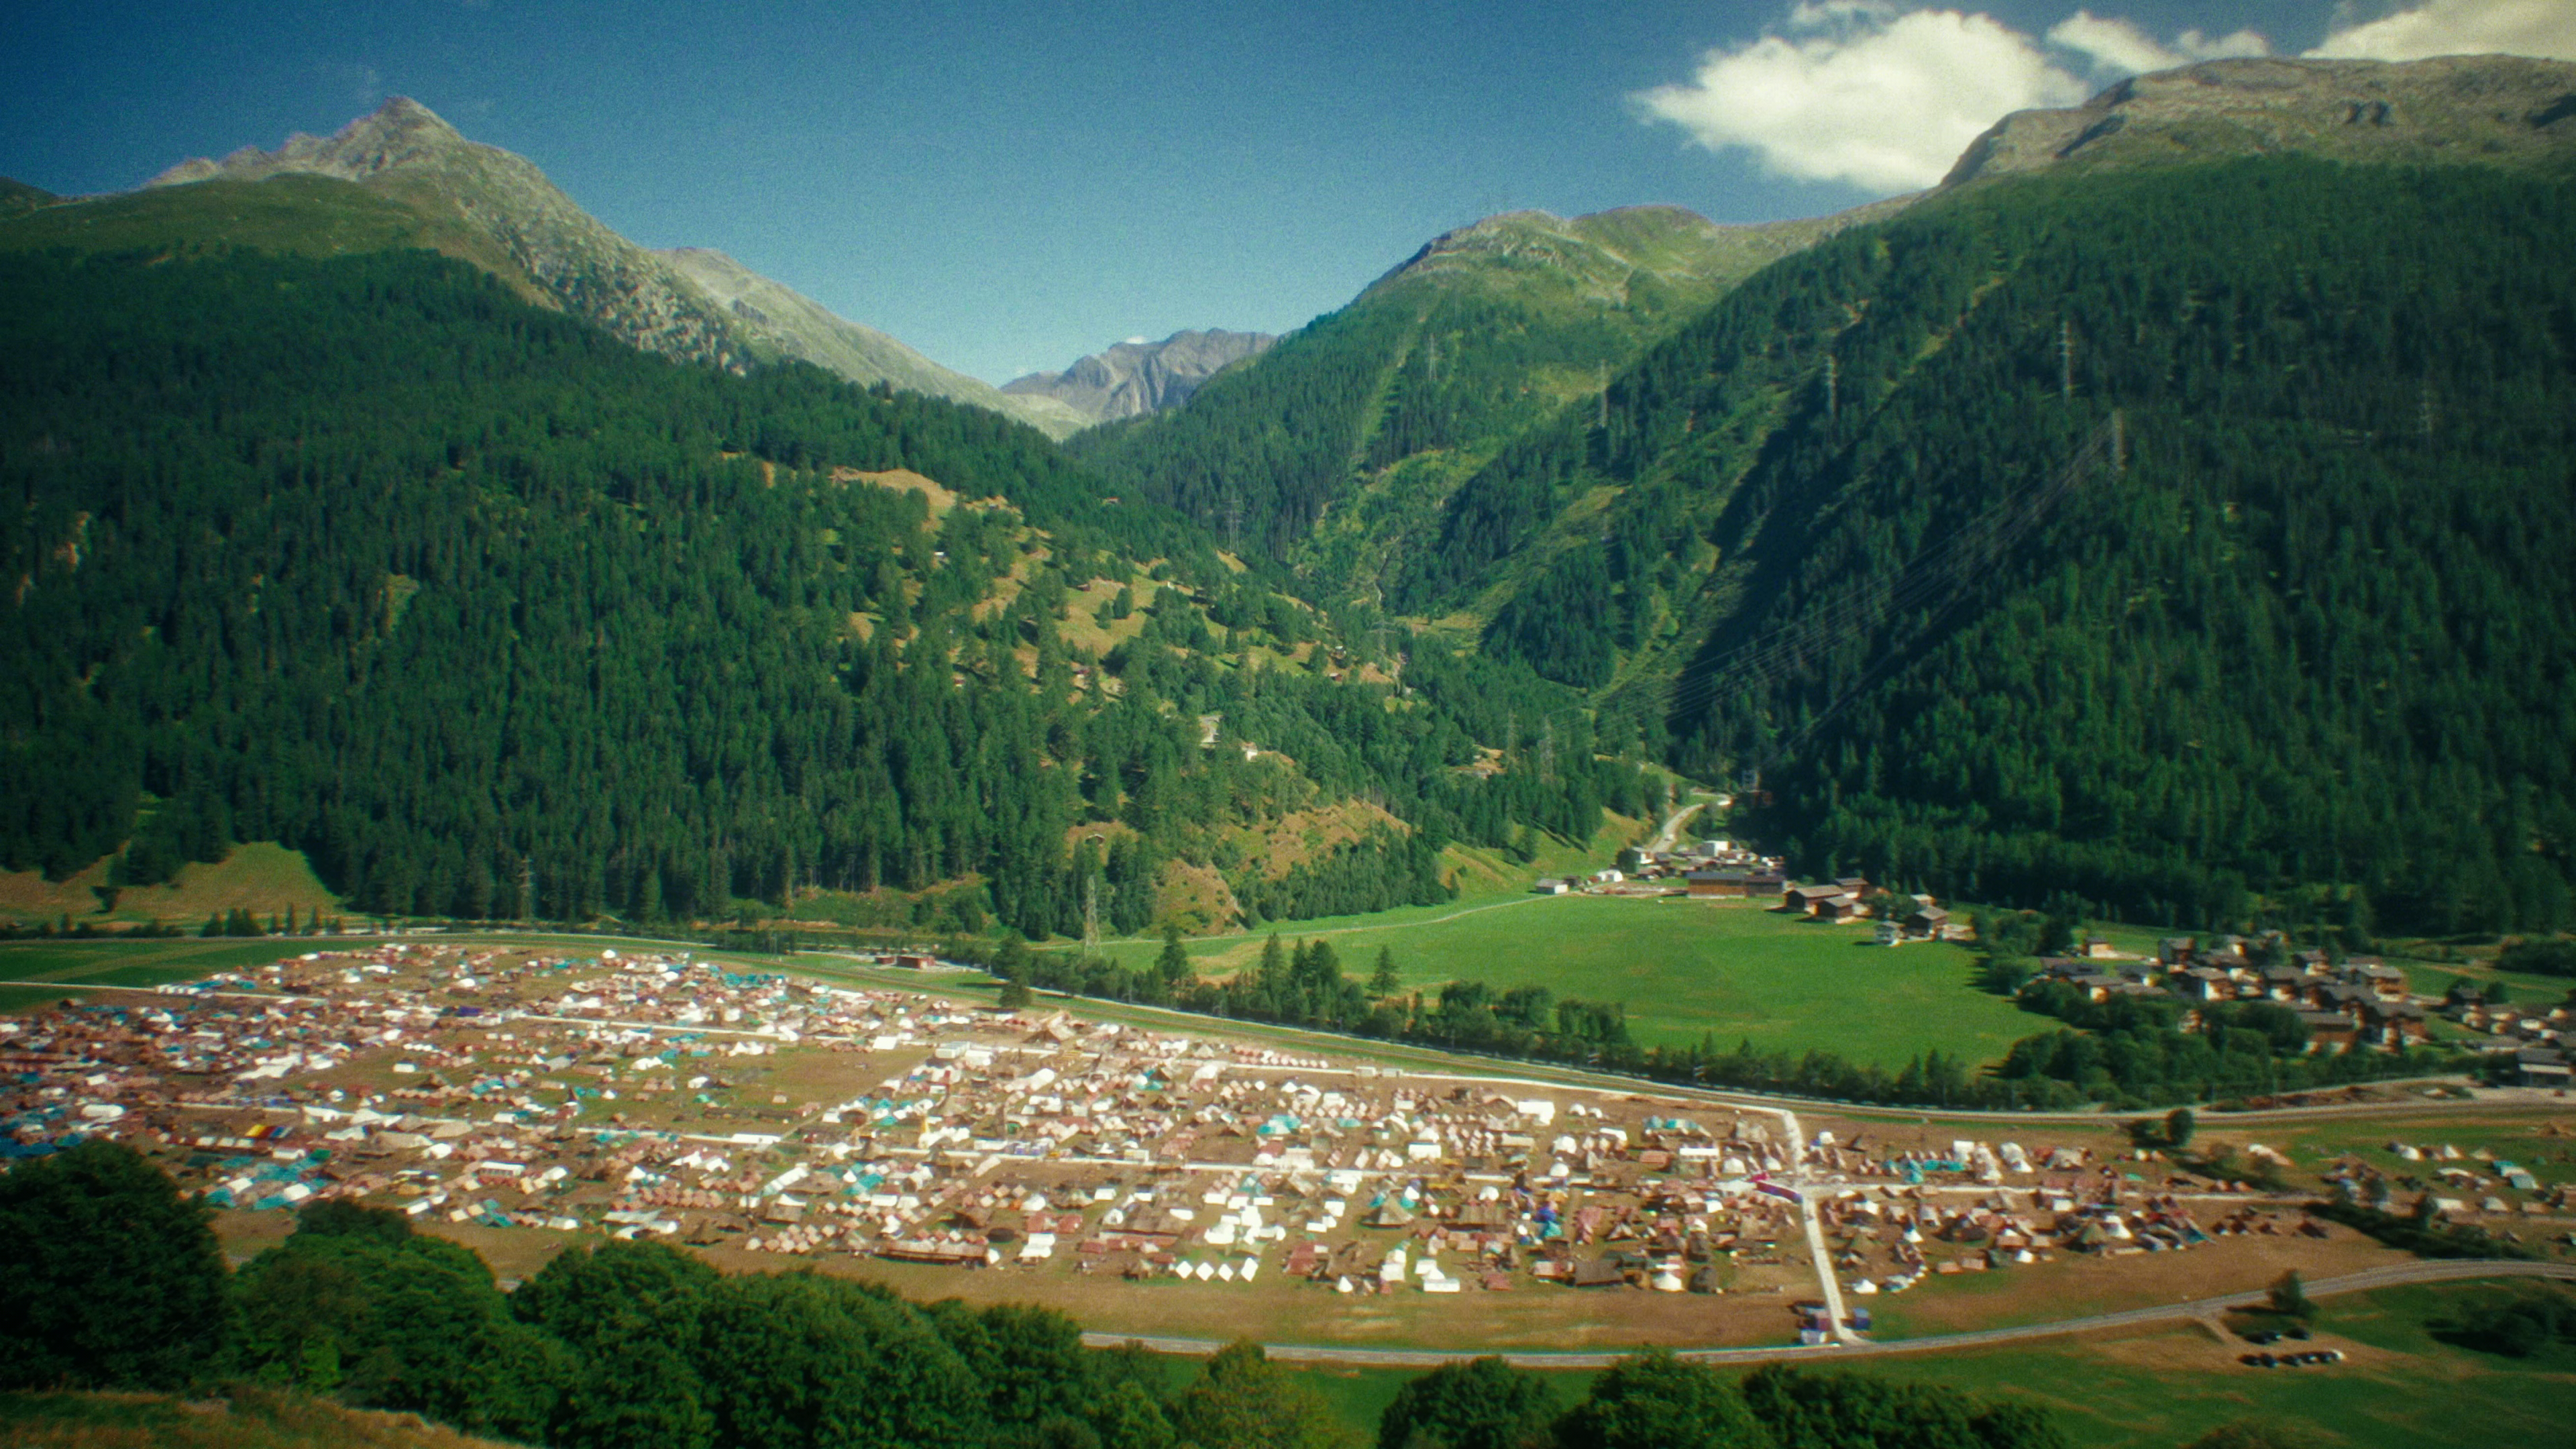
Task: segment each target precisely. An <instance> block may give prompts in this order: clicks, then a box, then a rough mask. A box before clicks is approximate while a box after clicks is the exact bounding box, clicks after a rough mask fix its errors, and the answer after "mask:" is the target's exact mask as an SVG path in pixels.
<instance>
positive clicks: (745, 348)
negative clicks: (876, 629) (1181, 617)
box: [142, 96, 1077, 437]
mask: <svg viewBox="0 0 2576 1449" xmlns="http://www.w3.org/2000/svg"><path fill="white" fill-rule="evenodd" d="M284 175H311V176H323V177H329V178H332V179H335V180H341V181H347V182H351V183H353V184H356V185H359V186H363V187H365V188H367V189H368V190H370V191H371V192H374V193H376V194H378V195H382V196H386V197H389V198H391V199H394V200H396V201H399V202H401V203H403V204H405V205H407V206H409V207H411V208H413V209H414V210H416V211H418V212H420V213H422V214H423V215H424V216H425V217H429V218H432V219H434V220H435V221H436V222H437V223H440V224H443V225H445V226H448V227H452V228H456V229H461V230H463V231H466V232H470V233H473V234H475V235H478V236H480V237H483V238H485V239H488V241H489V243H490V244H491V247H492V248H493V249H495V250H496V251H497V253H498V255H499V256H500V257H505V258H506V259H507V260H506V264H496V263H495V261H494V259H493V258H492V257H491V256H488V255H485V256H468V257H467V259H468V260H473V261H476V262H477V263H478V264H480V265H485V266H486V267H487V269H494V270H496V271H498V272H500V274H502V275H503V276H504V278H505V280H509V281H512V282H513V283H514V284H516V285H518V286H519V287H520V288H521V290H522V291H523V292H526V293H528V294H531V295H532V297H533V298H534V299H536V300H540V301H542V302H544V303H545V304H547V305H551V306H554V307H558V308H560V309H562V310H565V311H569V312H571V313H573V314H574V315H577V316H581V317H585V318H587V319H589V320H591V321H593V322H596V323H598V324H599V325H601V326H603V327H605V328H607V329H608V330H609V331H610V332H611V333H612V334H613V335H615V336H617V337H619V338H620V339H621V340H624V341H626V342H628V343H630V344H631V345H634V346H637V347H641V348H643V349H645V350H646V351H650V352H656V353H660V354H662V355H665V356H670V357H676V358H681V359H683V360H687V361H692V362H698V363H703V364H707V365H712V366H716V367H721V368H725V369H727V370H731V371H741V370H743V369H744V368H746V367H750V366H754V365H757V364H760V363H764V362H769V361H775V360H778V359H781V358H793V359H796V360H799V361H804V362H810V363H813V364H814V365H816V366H819V367H822V368H823V369H825V370H826V371H829V372H833V373H835V374H837V375H839V376H841V377H843V378H846V379H848V380H850V381H853V382H857V383H861V384H874V383H885V384H887V385H889V386H893V387H898V388H902V389H905V390H907V391H914V392H922V393H927V394H929V395H931V396H934V397H945V398H949V399H951V400H953V401H958V402H964V403H969V404H972V405H974V406H977V407H982V408H986V409H988V410H990V411H994V412H999V413H1002V414H1004V415H1005V416H1009V417H1013V418H1017V419H1018V420H1020V421H1022V422H1026V423H1028V424H1030V425H1031V426H1034V427H1037V428H1038V429H1039V430H1040V431H1043V432H1045V433H1047V434H1048V435H1049V436H1051V437H1063V436H1065V435H1066V434H1067V433H1070V432H1071V431H1072V430H1073V428H1074V426H1076V425H1077V423H1076V420H1075V419H1072V418H1070V417H1067V416H1066V415H1065V414H1064V412H1063V411H1062V410H1060V409H1055V408H1050V407H1047V406H1045V405H1043V404H1041V403H1038V402H1034V401H1030V400H1021V399H1010V398H1005V397H1003V396H1002V394H1001V392H1000V391H999V390H998V389H996V388H994V387H992V386H991V385H990V384H988V383H985V382H983V381H981V380H979V379H976V378H971V377H968V376H966V375H964V374H962V373H959V372H956V371H954V370H952V369H949V368H946V367H942V366H940V365H939V364H938V363H936V362H933V361H932V360H931V359H929V358H927V357H924V356H923V355H921V354H920V353H919V352H917V351H915V350H914V349H912V348H910V347H908V346H906V345H904V344H903V343H901V342H900V341H897V340H896V339H894V338H892V337H889V336H887V335H886V334H884V333H882V332H878V331H876V330H875V329H873V328H868V327H864V326H861V325H860V324H858V323H855V322H851V321H848V320H847V319H845V318H841V317H839V316H836V315H835V314H833V313H832V312H831V311H830V310H829V309H827V308H825V307H823V306H822V305H821V304H819V303H817V302H814V301H813V300H812V299H810V298H807V297H805V296H803V295H801V294H799V293H797V292H795V291H794V290H792V289H790V288H788V287H787V286H785V285H784V284H782V283H779V282H776V281H773V280H771V279H769V278H767V277H762V276H759V275H758V274H756V273H753V272H751V271H750V270H749V269H747V268H744V267H742V266H741V265H740V264H739V263H736V262H734V261H733V260H732V259H731V258H729V257H722V254H721V253H707V254H705V255H696V254H694V253H690V252H689V249H678V251H677V252H656V251H653V250H650V249H647V248H645V247H641V246H638V245H636V244H635V243H634V242H631V241H629V240H627V239H626V238H625V237H623V236H621V235H619V234H618V233H617V232H616V231H615V230H613V229H612V228H610V227H609V226H608V225H607V224H606V223H604V222H601V221H600V220H599V219H598V218H596V217H594V216H592V215H591V214H590V213H589V212H587V211H585V210H583V209H582V207H581V206H580V205H579V204H578V203H576V202H575V201H573V199H572V198H571V197H569V196H567V195H565V194H564V192H563V191H562V190H561V189H560V188H558V187H556V186H555V185H554V183H553V182H552V181H550V180H549V179H547V177H546V175H545V173H544V171H543V170H542V169H540V168H539V167H538V166H537V165H536V163H534V162H532V161H530V160H528V159H527V158H526V157H523V156H520V155H517V154H516V153H514V152H510V151H506V150H503V149H502V148H500V147H497V146H491V145H488V144H485V143H483V142H479V141H474V140H471V139H469V138H467V137H466V136H465V135H464V134H463V133H462V132H460V131H458V130H457V129H456V128H455V127H454V126H452V125H450V124H449V123H448V122H446V121H445V120H443V119H441V118H440V117H439V116H438V114H437V113H436V112H434V111H432V110H430V109H429V108H428V107H427V106H424V105H422V104H420V103H419V102H418V101H415V100H412V99H411V98H409V97H407V96H396V97H393V98H392V99H390V100H387V101H386V102H385V103H384V104H383V105H382V106H380V107H378V108H377V109H376V110H374V111H372V112H369V113H368V114H367V115H364V116H360V117H358V118H357V119H355V120H353V121H351V122H350V123H349V124H348V125H346V126H344V127H342V128H341V129H340V130H339V131H338V132H336V133H334V134H333V135H331V136H328V137H319V136H313V135H308V134H305V133H302V132H298V133H296V134H294V135H292V136H289V137H288V138H287V139H286V141H285V142H284V143H283V144H282V145H280V146H279V147H278V148H277V149H276V150H274V151H263V150H260V149H259V148H258V147H256V146H243V147H241V148H239V149H238V150H235V151H233V152H232V153H230V154H228V155H226V156H225V157H223V158H222V159H221V160H210V159H207V158H204V157H195V158H191V159H189V160H186V161H182V162H179V163H178V164H176V165H174V166H171V167H169V168H167V169H166V170H164V171H162V172H160V173H159V174H158V175H156V176H154V177H152V178H151V179H149V180H148V181H146V182H145V183H144V184H143V188H142V189H143V190H144V191H147V192H149V191H157V190H166V189H169V188H174V187H183V186H190V185H201V184H204V183H207V182H210V181H231V182H260V181H265V180H268V179H270V178H273V177H277V176H284ZM719 257H722V260H721V261H717V260H714V259H715V258H719Z"/></svg>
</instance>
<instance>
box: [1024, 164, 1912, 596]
mask: <svg viewBox="0 0 2576 1449" xmlns="http://www.w3.org/2000/svg"><path fill="white" fill-rule="evenodd" d="M1903 204H1904V203H1903V202H1902V201H1901V200H1900V201H1894V202H1882V203H1877V204H1875V205H1873V206H1871V207H1868V208H1864V209H1862V210H1861V211H1858V212H1852V213H1845V214H1843V215H1841V216H1836V217H1826V218H1821V219H1815V220H1806V221H1796V222H1782V223H1773V224H1766V225H1760V226H1721V225H1718V224H1716V223H1714V222H1711V221H1708V220H1707V219H1706V218H1703V217H1701V216H1698V215H1696V214H1694V213H1692V212H1689V211H1685V210H1683V209H1681V208H1679V207H1671V206H1641V207H1628V208H1623V209H1621V210H1617V211H1609V212H1603V213H1600V214H1598V215H1594V216H1582V217H1575V218H1572V219H1567V218H1563V217H1557V216H1552V215H1549V214H1547V213H1545V212H1536V211H1523V212H1512V213H1509V214H1506V215H1503V216H1496V217H1489V218H1487V219H1486V220H1484V221H1481V222H1478V223H1476V224H1475V225H1473V226H1469V227H1464V228H1461V229H1459V230H1457V231H1454V232H1450V233H1447V234H1446V235H1443V236H1441V237H1439V238H1437V239H1435V240H1433V241H1432V242H1430V243H1429V244H1427V245H1425V246H1424V247H1423V248H1422V249H1421V250H1420V251H1418V252H1416V253H1415V254H1414V255H1413V256H1412V257H1411V258H1409V259H1408V260H1406V261H1405V262H1404V263H1402V264H1401V265H1399V266H1397V267H1395V268H1394V269H1393V270H1391V271H1389V272H1388V273H1387V274H1386V275H1385V276H1383V277H1381V278H1379V279H1378V280H1377V281H1376V282H1374V283H1373V284H1371V285H1370V286H1369V287H1368V288H1367V289H1366V290H1365V291H1363V292H1362V293H1361V294H1360V295H1359V296H1358V297H1357V298H1355V299H1353V301H1352V302H1351V303H1350V304H1349V305H1347V306H1345V307H1343V308H1342V309H1341V310H1339V311H1337V312H1334V313H1331V314H1329V315H1327V316H1324V317H1320V318H1318V319H1316V320H1315V321H1314V322H1312V323H1310V324H1308V325H1307V326H1306V327H1304V328H1302V329H1300V330H1299V331H1298V332H1296V333H1295V334H1293V335H1291V336H1289V337H1286V338H1283V339H1281V340H1280V342H1279V343H1278V344H1277V345H1276V346H1273V347H1271V348H1270V349H1269V350H1267V351H1266V352H1264V353H1262V354H1261V355H1260V356H1259V357H1258V358H1255V359H1253V360H1252V361H1249V362H1246V363H1242V364H1238V365H1237V366H1235V367H1232V368H1230V369H1228V370H1226V371H1225V372H1224V373H1223V374H1221V375H1219V376H1217V377H1215V378H1212V379H1211V380H1209V382H1208V383H1207V384H1206V385H1205V386H1203V387H1202V388H1200V389H1199V391H1198V393H1197V394H1196V395H1195V396H1193V397H1192V398H1191V399H1190V401H1189V402H1188V403H1187V404H1186V405H1185V406H1183V407H1182V408H1180V409H1179V410H1177V411H1174V412H1168V413H1157V414H1152V415H1148V416H1145V417H1141V418H1136V419H1132V420H1129V421H1126V422H1121V423H1112V424H1107V425H1104V426H1102V427H1100V428H1096V429H1093V430H1092V431H1090V432H1087V433H1084V434H1082V435H1081V436H1079V437H1078V438H1076V439H1074V440H1073V442H1072V444H1071V446H1072V447H1073V448H1074V449H1075V450H1076V452H1077V453H1078V455H1079V456H1081V457H1082V458H1083V459H1084V460H1085V461H1086V462H1088V463H1090V464H1091V465H1092V466H1094V467H1097V468H1099V469H1100V470H1102V471H1103V472H1104V473H1106V474H1107V475H1109V477H1110V479H1111V480H1112V481H1113V482H1114V483H1116V484H1118V485H1119V486H1120V487H1121V488H1122V489H1124V490H1127V491H1130V492H1133V493H1135V494H1137V495H1140V496H1143V497H1146V498H1151V499H1153V500H1155V501H1157V502H1160V503H1165V504H1168V505H1170V506H1172V507H1175V508H1178V509H1180V510H1181V511H1182V512H1184V513H1186V514H1188V515H1189V516H1191V517H1193V518H1196V519H1198V520H1199V521H1200V522H1201V523H1202V524H1204V525H1206V526H1207V527H1209V528H1211V529H1214V530H1216V531H1217V532H1218V533H1219V534H1220V536H1221V537H1222V538H1224V539H1225V541H1226V543H1227V546H1228V547H1231V548H1237V549H1242V550H1249V551H1254V552H1259V553H1262V554H1265V555H1267V556H1271V557H1276V558H1280V559H1284V560H1287V561H1289V562H1290V563H1292V564H1293V565H1294V566H1295V567H1296V568H1297V569H1299V570H1300V571H1301V572H1302V573H1304V574H1306V575H1308V576H1311V577H1316V578H1330V579H1334V580H1336V581H1337V585H1336V587H1337V589H1346V590H1347V591H1348V592H1349V593H1350V594H1351V595H1353V596H1357V597H1363V598H1364V597H1366V596H1367V595H1368V593H1369V591H1370V590H1371V589H1373V588H1376V587H1378V586H1379V585H1380V583H1381V582H1382V579H1383V577H1384V576H1385V575H1386V573H1387V571H1388V569H1389V568H1390V566H1391V563H1390V561H1391V560H1393V559H1395V558H1397V557H1399V556H1400V555H1401V554H1402V553H1403V552H1404V551H1405V549H1406V548H1407V547H1408V545H1409V544H1411V543H1413V542H1417V541H1419V539H1420V536H1421V531H1422V529H1423V528H1424V527H1425V526H1427V525H1428V524H1429V523H1431V522H1432V521H1434V520H1436V516H1437V510H1438V509H1439V508H1440V506H1441V505H1442V503H1443V502H1444V501H1445V500H1446V499H1447V497H1448V495H1449V492H1450V491H1451V490H1452V489H1454V488H1455V487H1456V486H1457V485H1458V484H1459V483H1460V482H1461V481H1463V480H1464V479H1465V478H1466V477H1467V476H1469V475H1470V474H1472V473H1473V472H1474V471H1475V470H1476V469H1477V468H1478V467H1480V466H1482V465H1483V464H1484V463H1485V462H1486V461H1487V460H1489V459H1490V458H1491V456H1492V455H1493V453H1494V451H1495V450H1496V449H1497V448H1498V447H1499V446H1501V444H1502V442H1503V441H1504V440H1506V439H1508V438H1510V437H1512V436H1514V435H1516V434H1517V433H1519V432H1520V431H1521V430H1523V429H1524V428H1526V427H1528V426H1529V425H1531V424H1532V423H1534V422H1537V421H1540V420H1543V419H1545V418H1548V417H1551V416H1553V415H1554V414H1555V413H1556V412H1557V411H1558V410H1560V409H1562V408H1564V407H1566V406H1568V405H1569V404H1573V403H1576V402H1578V401H1580V400H1584V399H1588V398H1591V397H1593V396H1594V395H1596V394H1597V393H1598V391H1599V390H1600V388H1601V386H1602V384H1603V382H1604V381H1605V380H1606V379H1607V377H1608V376H1609V375H1610V374H1611V373H1612V372H1615V371H1616V370H1617V369H1619V368H1621V367H1624V366H1626V365H1627V364H1628V363H1629V362H1630V361H1631V360H1633V359H1634V358H1635V357H1636V356H1637V355H1638V353H1639V352H1641V351H1642V350H1643V349H1644V348H1645V347H1646V346H1647V345H1648V344H1649V343H1651V342H1653V341H1654V340H1655V339H1657V338H1659V337H1661V336H1662V335H1664V334H1665V333H1666V332H1668V331H1670V330H1671V329H1672V328H1674V327H1676V326H1679V325H1680V324H1681V323H1682V322H1683V321H1685V320H1687V319H1688V318H1690V317H1691V316H1693V315H1694V314H1696V313H1697V312H1699V311H1700V310H1702V309H1704V308H1705V307H1706V306H1707V305H1708V304H1709V303H1710V302H1712V301H1714V300H1716V299H1717V298H1718V297H1719V296H1722V295H1724V293H1725V292H1726V290H1727V289H1728V288H1729V287H1731V286H1733V285H1734V284H1735V283H1737V282H1739V281H1741V280H1742V279H1743V278H1745V277H1746V276H1749V275H1751V274H1752V273H1754V272H1755V271H1758V270H1760V269H1761V268H1762V267H1763V266H1764V265H1766V264H1768V263H1770V262H1771V261H1773V260H1775V259H1777V258H1779V257H1781V256H1784V255H1788V254H1790V253H1793V252H1795V251H1796V250H1798V249H1799V248H1801V247H1804V246H1808V245H1812V244H1813V243H1814V242H1815V241H1817V240H1818V239H1820V238H1822V237H1825V236H1829V235H1832V234H1833V233H1835V232H1836V231H1839V230H1841V229H1842V228H1844V227H1847V226H1851V225H1855V224H1858V223H1859V222H1861V221H1864V220H1867V219H1868V218H1869V217H1872V216H1876V215H1882V214H1885V213H1887V212H1889V211H1891V210H1894V209H1896V208H1898V207H1901V206H1902V205H1903Z"/></svg>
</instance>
